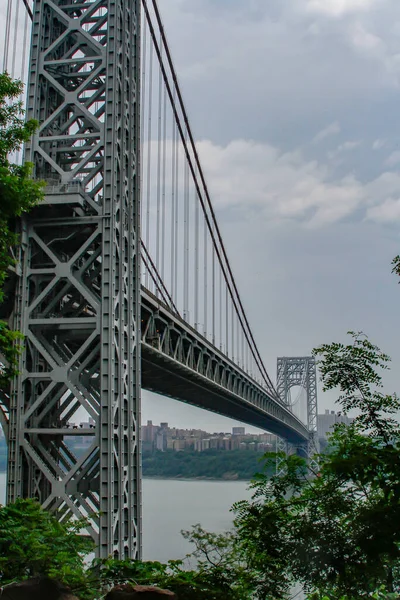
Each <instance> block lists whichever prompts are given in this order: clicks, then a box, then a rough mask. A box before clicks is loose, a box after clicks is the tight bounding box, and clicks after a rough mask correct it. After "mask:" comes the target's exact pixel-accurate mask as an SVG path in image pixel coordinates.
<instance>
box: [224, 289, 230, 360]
mask: <svg viewBox="0 0 400 600" xmlns="http://www.w3.org/2000/svg"><path fill="white" fill-rule="evenodd" d="M225 352H226V355H227V356H228V357H229V304H228V286H227V285H226V281H225Z"/></svg>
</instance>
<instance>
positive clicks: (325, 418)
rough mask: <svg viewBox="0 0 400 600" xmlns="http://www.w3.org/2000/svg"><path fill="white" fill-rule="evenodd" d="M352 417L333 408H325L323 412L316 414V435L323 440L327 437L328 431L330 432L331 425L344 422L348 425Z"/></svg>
mask: <svg viewBox="0 0 400 600" xmlns="http://www.w3.org/2000/svg"><path fill="white" fill-rule="evenodd" d="M352 421H353V419H351V418H349V417H348V416H347V415H342V414H341V413H336V412H335V411H334V410H326V411H325V414H323V415H318V416H317V431H318V437H319V438H322V439H324V440H326V439H327V437H328V433H332V427H333V426H334V425H336V424H337V423H345V425H350V423H352Z"/></svg>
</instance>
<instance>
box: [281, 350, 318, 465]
mask: <svg viewBox="0 0 400 600" xmlns="http://www.w3.org/2000/svg"><path fill="white" fill-rule="evenodd" d="M294 386H301V387H303V388H304V389H305V391H306V401H307V428H308V431H309V440H308V443H307V444H306V445H302V446H301V447H299V450H300V451H303V452H305V453H306V456H307V457H308V459H309V461H310V467H311V468H314V467H317V463H316V461H315V459H314V458H313V457H314V455H315V454H317V453H318V452H319V444H318V435H317V413H318V410H317V367H316V363H315V358H314V357H313V356H301V357H287V356H284V357H280V358H278V359H277V376H276V389H277V392H278V394H279V396H280V398H281V400H282V402H284V403H285V404H286V405H287V406H290V389H291V388H292V387H294ZM280 450H283V451H284V450H285V448H284V445H282V443H281V445H280ZM289 451H290V450H289Z"/></svg>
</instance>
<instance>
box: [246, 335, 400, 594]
mask: <svg viewBox="0 0 400 600" xmlns="http://www.w3.org/2000/svg"><path fill="white" fill-rule="evenodd" d="M350 335H351V337H352V343H350V344H348V345H344V344H341V343H332V344H326V345H323V346H321V347H319V348H317V349H316V350H315V351H314V353H315V355H317V356H318V357H319V358H320V361H319V369H320V373H321V377H322V381H323V387H324V390H331V389H338V390H339V392H340V395H339V398H338V403H339V404H340V405H341V407H342V411H343V412H344V413H348V412H349V411H352V410H356V411H357V416H356V418H355V419H354V421H353V423H352V424H351V425H349V426H346V425H343V424H340V425H337V426H336V427H335V429H334V432H333V433H332V435H331V436H330V440H329V442H330V447H331V451H330V453H329V454H324V455H321V456H320V457H319V465H320V469H319V473H318V474H315V475H318V476H316V477H310V476H309V473H308V471H307V466H306V464H305V461H304V460H303V459H302V458H300V457H298V456H297V455H293V456H289V457H288V458H286V459H285V472H284V473H283V474H282V475H281V476H274V477H272V479H270V480H269V479H268V477H267V476H266V475H264V474H260V475H259V476H258V478H257V479H256V480H255V481H254V483H253V488H254V490H255V493H254V495H253V498H252V499H251V500H250V501H244V502H239V503H237V504H236V506H235V511H236V521H235V523H236V527H237V531H238V535H239V536H240V538H241V540H242V542H243V544H244V546H245V549H246V552H247V555H248V560H249V564H250V567H251V568H253V569H255V570H256V571H257V572H259V573H260V586H259V594H260V595H259V597H260V598H285V597H287V594H288V589H289V586H290V584H291V583H293V582H296V581H298V582H301V583H302V584H303V585H304V586H305V588H306V589H308V591H309V592H310V593H311V596H310V597H312V598H315V599H316V598H320V599H321V598H324V597H325V598H326V599H327V600H329V599H336V598H337V599H339V598H341V599H343V600H344V599H353V598H354V599H355V598H362V597H372V594H375V597H376V598H381V597H383V595H382V594H384V592H383V591H382V590H386V591H387V593H389V594H393V593H395V592H398V591H399V588H400V528H399V526H398V523H399V522H400V469H399V464H400V444H399V427H398V423H397V422H396V420H395V419H394V418H393V415H394V413H395V412H396V411H398V410H399V408H400V403H399V400H398V398H397V396H396V395H387V394H385V393H383V391H382V374H381V371H382V370H384V369H387V368H388V362H389V360H390V359H389V357H388V356H387V355H386V354H384V353H382V352H381V351H380V349H379V348H378V347H377V346H375V345H373V344H372V343H371V342H370V341H369V340H368V338H367V337H366V336H365V335H363V334H362V333H354V332H350ZM387 597H389V596H387ZM390 597H391V596H390ZM393 597H397V595H396V596H393Z"/></svg>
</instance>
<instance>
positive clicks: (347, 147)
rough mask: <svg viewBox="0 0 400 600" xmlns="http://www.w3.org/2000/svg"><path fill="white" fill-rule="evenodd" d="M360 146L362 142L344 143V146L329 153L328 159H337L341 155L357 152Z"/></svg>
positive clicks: (341, 145)
mask: <svg viewBox="0 0 400 600" xmlns="http://www.w3.org/2000/svg"><path fill="white" fill-rule="evenodd" d="M360 145H361V141H360V140H354V141H351V140H349V141H347V142H343V144H340V145H339V146H338V147H337V148H336V150H333V151H332V152H329V153H328V157H329V158H330V159H334V158H337V157H338V156H339V155H340V154H344V153H346V152H351V151H352V150H355V149H356V148H358V147H359V146H360Z"/></svg>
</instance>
